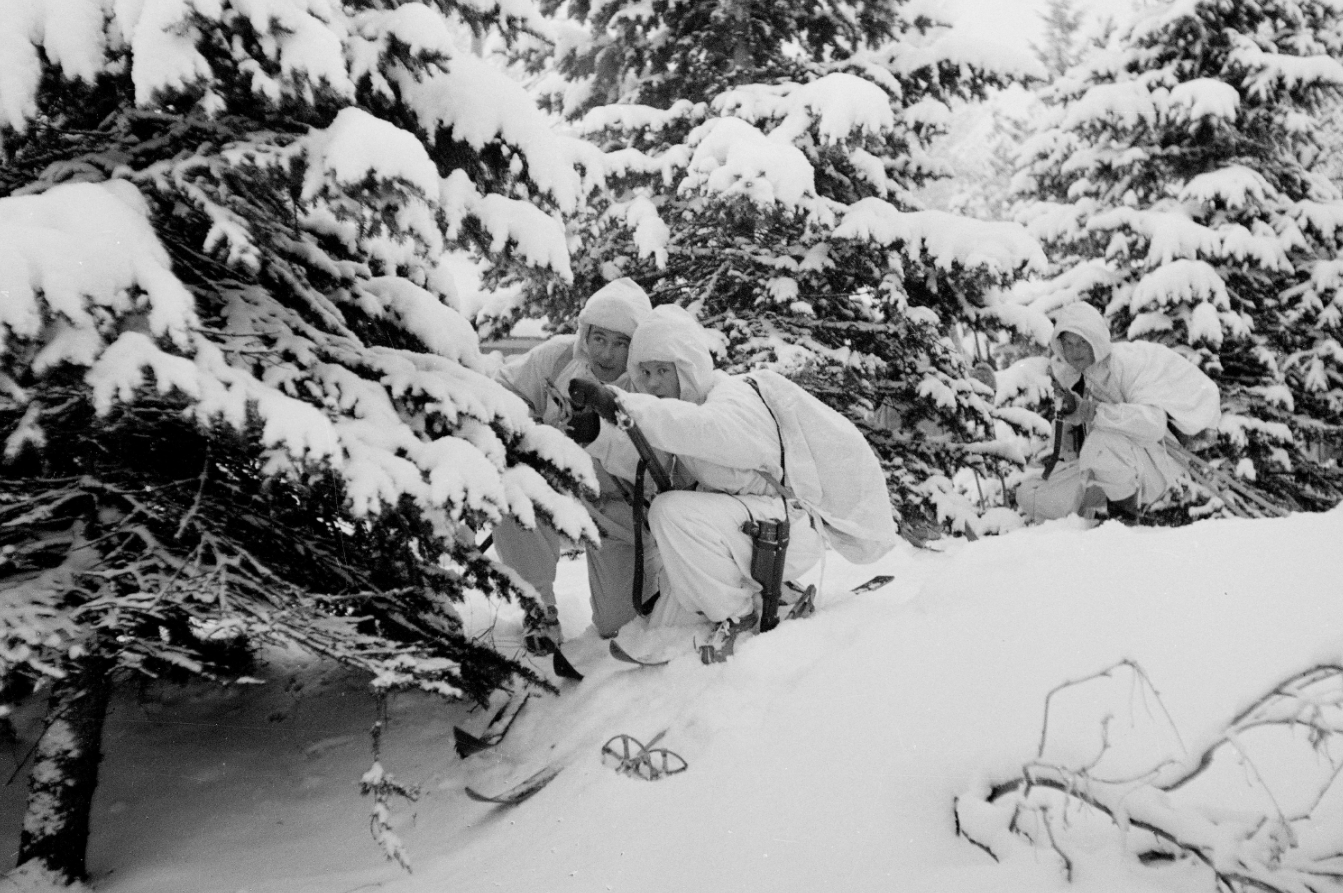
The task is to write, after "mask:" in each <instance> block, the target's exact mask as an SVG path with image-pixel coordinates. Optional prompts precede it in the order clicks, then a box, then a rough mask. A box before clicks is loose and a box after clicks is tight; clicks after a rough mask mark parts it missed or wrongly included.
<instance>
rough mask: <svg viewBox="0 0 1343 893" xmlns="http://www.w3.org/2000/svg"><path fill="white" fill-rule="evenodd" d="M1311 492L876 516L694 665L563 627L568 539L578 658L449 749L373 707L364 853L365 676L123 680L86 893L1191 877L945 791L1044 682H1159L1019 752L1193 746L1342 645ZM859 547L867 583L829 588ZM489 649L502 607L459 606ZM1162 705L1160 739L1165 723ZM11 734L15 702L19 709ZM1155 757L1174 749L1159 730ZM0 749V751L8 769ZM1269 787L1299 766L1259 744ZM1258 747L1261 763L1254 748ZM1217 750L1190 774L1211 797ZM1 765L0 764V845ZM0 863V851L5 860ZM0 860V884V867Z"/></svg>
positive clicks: (445, 738) (1022, 892)
mask: <svg viewBox="0 0 1343 893" xmlns="http://www.w3.org/2000/svg"><path fill="white" fill-rule="evenodd" d="M1340 543H1343V510H1340V509H1336V510H1334V511H1332V512H1330V513H1327V514H1323V515H1298V516H1293V517H1289V518H1285V519H1278V520H1256V521H1247V520H1213V521H1202V522H1199V523H1197V524H1194V525H1192V526H1189V527H1185V528H1179V529H1154V528H1128V527H1124V526H1122V525H1119V524H1117V523H1107V524H1104V525H1102V526H1100V527H1099V528H1095V529H1086V526H1085V524H1084V523H1083V522H1081V521H1079V520H1077V519H1075V518H1074V519H1068V520H1065V521H1060V522H1052V523H1050V524H1046V525H1043V526H1040V527H1034V528H1028V529H1024V530H1020V531H1017V532H1014V533H1011V534H1009V535H1005V536H1001V537H994V538H987V539H983V540H980V541H977V542H966V541H964V540H960V539H957V540H944V541H941V542H939V543H936V544H935V545H936V546H937V547H938V548H940V549H941V550H942V551H941V552H934V551H920V550H915V549H914V548H912V547H910V546H907V545H906V544H904V543H902V544H901V545H900V546H899V547H898V548H897V549H896V550H895V551H894V552H892V553H891V554H890V555H888V556H887V557H886V558H884V559H883V560H882V561H880V562H878V563H877V564H874V565H871V566H867V567H862V568H858V567H852V566H848V565H846V564H845V563H844V562H843V560H842V559H840V558H838V557H837V556H834V555H832V556H831V557H830V558H829V560H828V563H827V566H826V569H825V578H824V582H823V587H822V593H823V595H822V597H821V599H820V602H819V611H818V613H817V614H816V615H815V616H814V617H812V618H810V619H807V620H804V621H798V622H789V623H785V624H784V625H782V626H781V627H780V628H779V629H777V630H776V631H774V632H771V633H770V634H768V635H767V636H760V637H756V638H753V639H750V640H747V641H746V642H745V643H744V644H742V645H741V646H740V647H739V649H738V653H737V656H736V657H735V658H733V659H732V660H731V661H729V662H728V663H727V664H725V665H721V666H716V667H704V666H701V665H700V664H699V662H698V660H697V659H696V658H695V657H694V656H693V655H690V654H687V655H686V656H685V657H684V658H683V659H680V660H677V661H674V662H673V663H672V664H671V665H670V666H668V667H666V668H663V669H654V670H641V669H636V668H630V667H628V666H626V665H622V664H618V663H616V662H614V661H612V660H610V659H609V658H607V657H606V656H605V649H604V643H602V642H600V641H598V640H597V639H596V638H595V636H594V634H593V632H592V631H591V630H590V629H588V630H587V631H586V632H582V630H583V629H584V627H585V626H586V611H587V607H586V585H585V578H586V577H585V572H584V567H583V564H582V561H581V560H576V561H571V562H565V563H564V564H563V565H562V567H561V580H560V585H559V586H558V591H559V593H560V595H559V598H560V604H561V615H562V619H563V622H564V624H565V627H566V630H568V631H569V633H570V634H571V635H572V636H574V638H573V639H572V640H571V642H570V643H568V644H567V645H566V651H567V652H568V654H569V655H570V657H571V658H572V660H573V661H574V662H575V663H576V664H577V665H578V666H579V667H580V668H581V669H582V670H584V671H585V672H586V673H587V674H588V676H587V679H586V680H585V681H583V682H582V683H577V684H575V683H565V684H563V685H562V686H561V689H562V694H561V696H560V697H558V698H542V699H534V700H533V702H532V703H531V704H530V705H529V706H528V707H527V708H526V710H525V711H524V713H523V714H522V716H521V718H520V719H519V721H518V723H517V725H516V726H515V728H514V730H513V732H512V733H511V734H510V736H509V737H508V739H507V740H506V741H505V743H504V744H503V745H502V746H501V747H500V748H499V749H498V750H497V751H493V752H487V753H484V754H481V755H477V756H475V757H472V758H471V759H469V760H466V761H462V760H459V759H458V758H457V756H456V755H455V754H454V753H453V750H452V743H451V728H452V725H453V724H454V723H459V722H460V723H463V724H464V725H466V726H467V727H468V728H471V729H479V728H480V727H481V726H482V725H483V723H484V720H485V717H484V716H483V715H482V714H481V712H479V711H477V712H475V713H469V712H468V711H467V709H466V708H465V707H464V706H463V705H444V704H442V703H440V702H437V701H433V700H431V699H429V698H427V697H424V696H419V695H416V696H401V697H398V698H396V699H395V700H394V702H393V703H392V705H391V725H390V728H389V730H388V731H387V733H386V735H385V736H384V741H383V762H384V764H385V765H386V767H387V768H388V769H389V770H390V771H392V772H393V773H394V774H396V776H397V777H398V778H400V779H401V780H403V781H406V782H410V783H415V784H419V785H421V786H422V788H423V796H422V797H421V798H420V800H419V801H418V802H416V803H408V802H406V801H397V802H396V803H395V804H394V822H395V823H396V825H397V833H398V834H399V835H400V836H401V837H402V839H403V840H404V842H405V843H406V845H407V847H408V850H409V853H410V857H411V859H412V861H413V867H414V873H413V874H406V873H404V872H402V871H401V870H400V869H398V868H397V867H396V866H394V865H393V864H391V863H388V862H386V861H384V860H383V858H382V856H381V854H380V852H379V851H378V850H377V848H376V847H375V845H374V844H373V841H372V840H371V838H370V836H369V832H368V812H369V808H370V806H371V803H370V802H369V801H368V800H367V799H365V798H361V797H360V796H359V794H358V792H357V785H356V783H357V781H358V779H359V777H360V775H361V774H362V773H363V772H364V770H365V769H367V768H368V766H369V764H370V761H371V755H370V751H369V737H368V734H367V731H368V728H369V726H370V724H371V723H372V721H373V719H374V709H373V704H372V701H371V700H370V699H369V698H368V697H367V696H366V695H365V694H364V693H363V690H362V688H361V687H360V685H359V682H358V680H356V679H352V678H349V677H347V676H345V675H344V674H342V673H341V672H340V671H338V670H336V669H335V668H332V667H330V666H313V665H310V664H306V663H304V662H302V661H300V660H297V659H296V658H286V659H284V660H279V661H277V662H276V663H275V664H274V665H273V666H272V672H271V674H270V680H271V681H270V682H269V683H268V684H267V685H266V686H264V687H261V688H256V689H246V690H232V691H227V692H220V691H217V690H211V689H203V688H199V687H192V688H158V687H156V688H153V689H150V690H146V691H143V692H139V693H127V694H125V695H124V696H122V697H121V698H120V699H119V700H118V702H117V704H116V707H115V710H114V713H113V714H112V716H111V717H110V718H109V722H108V727H107V736H106V737H107V751H108V753H107V757H106V759H105V762H104V764H103V776H102V778H103V780H102V785H101V787H100V788H99V792H98V797H97V800H96V803H95V809H94V817H93V825H94V834H93V840H92V845H91V850H90V866H91V871H92V872H93V886H94V887H95V888H96V889H97V890H99V891H106V893H182V891H192V893H243V891H245V893H279V891H284V893H355V891H371V890H378V891H385V893H428V891H435V893H438V891H453V893H476V891H480V893H483V891H497V890H505V891H522V890H528V891H555V893H568V891H574V893H577V891H605V890H616V891H621V890H625V891H640V893H657V891H668V893H670V891H690V890H719V891H722V890H747V891H798V893H803V891H815V890H821V889H824V890H843V891H855V893H857V891H877V890H894V889H898V890H901V891H930V893H931V891H939V893H940V891H948V890H954V891H957V893H972V891H980V890H983V891H994V893H1027V891H1029V893H1039V891H1042V890H1050V889H1070V890H1075V891H1079V893H1081V891H1107V893H1114V891H1139V890H1154V891H1173V890H1211V889H1212V886H1211V882H1210V880H1209V878H1208V875H1207V874H1206V873H1205V872H1201V871H1199V870H1197V869H1196V868H1195V867H1193V866H1191V865H1189V864H1187V863H1177V864H1176V865H1173V866H1166V867H1149V866H1143V865H1140V864H1139V863H1138V862H1137V861H1136V860H1135V859H1133V858H1131V857H1129V858H1120V854H1121V847H1122V844H1121V841H1120V837H1119V835H1118V834H1117V833H1116V834H1113V835H1110V836H1108V837H1103V838H1102V841H1103V843H1102V844H1101V845H1098V846H1096V847H1094V848H1093V849H1092V850H1091V851H1089V852H1087V853H1085V854H1084V857H1079V858H1078V859H1077V861H1076V864H1075V866H1074V875H1073V881H1072V883H1071V885H1069V884H1068V883H1067V882H1066V881H1065V880H1064V877H1063V872H1062V870H1061V868H1060V865H1059V863H1058V861H1057V860H1056V859H1055V858H1054V857H1053V854H1052V853H1049V852H1047V851H1045V850H1037V849H1031V848H1027V847H1023V848H1022V850H1021V852H1019V853H1018V854H1017V855H1016V856H1014V857H1011V858H1006V859H1005V860H1004V861H1003V862H1001V863H995V862H994V861H992V860H991V859H990V858H989V857H988V856H987V855H986V854H985V853H984V852H983V851H981V850H980V849H978V848H976V847H974V846H972V845H970V844H969V843H968V842H967V841H966V840H964V839H962V838H958V837H957V836H956V834H955V828H954V819H953V800H954V798H956V797H957V796H958V795H963V794H965V793H967V792H970V791H973V790H975V789H977V788H978V787H979V786H981V785H983V784H986V783H993V782H997V781H1002V780H1005V779H1007V778H1010V777H1012V776H1013V774H1014V773H1016V772H1019V771H1020V769H1021V766H1022V764H1023V763H1025V762H1026V761H1028V760H1030V759H1031V758H1032V757H1033V756H1034V755H1035V752H1036V748H1037V747H1038V746H1039V743H1040V738H1041V727H1042V720H1043V715H1044V713H1043V711H1044V699H1045V697H1046V696H1047V695H1048V694H1049V692H1050V691H1051V690H1053V689H1055V688H1056V687H1058V686H1059V685H1060V684H1062V683H1064V682H1066V681H1069V680H1079V679H1082V678H1084V677H1087V676H1090V675H1091V674H1093V673H1096V672H1097V671H1099V670H1102V669H1104V668H1106V667H1108V666H1110V665H1112V664H1114V663H1116V662H1117V661H1120V660H1122V659H1129V660H1131V661H1133V662H1135V663H1136V664H1137V665H1139V666H1140V667H1141V668H1142V670H1143V671H1144V672H1145V673H1146V675H1147V677H1148V678H1149V679H1150V680H1151V682H1152V684H1153V685H1154V686H1155V688H1156V689H1157V690H1158V691H1159V693H1160V694H1159V699H1157V698H1152V697H1150V696H1144V693H1143V692H1142V691H1139V690H1138V689H1139V688H1140V687H1139V686H1135V685H1132V684H1124V683H1123V682H1122V680H1121V681H1120V682H1118V683H1116V682H1115V681H1114V680H1110V681H1108V682H1101V683H1096V684H1092V685H1089V686H1088V687H1087V688H1086V689H1084V690H1079V691H1078V692H1076V693H1075V694H1078V696H1077V697H1070V698H1067V697H1060V698H1058V699H1056V704H1055V707H1054V712H1053V713H1052V714H1051V717H1050V721H1049V732H1050V734H1049V748H1050V753H1051V754H1056V755H1057V754H1071V755H1072V756H1073V757H1074V758H1075V759H1077V760H1079V761H1082V762H1085V761H1086V760H1088V759H1090V758H1091V757H1092V756H1095V753H1096V750H1097V747H1098V745H1097V741H1098V733H1097V729H1098V728H1099V725H1100V722H1101V719H1102V717H1103V715H1104V714H1106V713H1110V714H1113V715H1114V716H1115V717H1116V720H1115V721H1114V722H1113V725H1112V727H1111V730H1112V734H1111V743H1112V745H1113V748H1112V752H1111V753H1110V754H1108V755H1107V759H1113V760H1115V761H1117V762H1124V761H1125V760H1127V761H1128V763H1129V764H1131V765H1135V766H1141V765H1142V764H1143V762H1144V761H1155V760H1159V759H1160V758H1161V756H1162V755H1163V754H1164V755H1171V754H1169V751H1170V749H1171V748H1172V747H1176V746H1177V745H1176V744H1174V743H1173V742H1176V741H1177V740H1178V741H1180V742H1182V743H1183V747H1184V748H1185V749H1186V751H1187V752H1190V753H1196V752H1197V751H1198V750H1200V749H1201V744H1202V743H1203V742H1205V741H1206V740H1208V738H1209V737H1210V736H1212V735H1214V734H1216V732H1217V731H1218V730H1219V729H1220V728H1221V727H1222V726H1223V725H1225V723H1226V722H1227V721H1228V720H1229V719H1230V718H1231V717H1232V716H1234V715H1235V714H1236V713H1237V712H1238V711H1239V710H1240V709H1241V708H1243V707H1244V706H1245V705H1246V704H1248V703H1250V702H1251V701H1252V700H1254V699H1255V698H1256V697H1257V696H1258V695H1260V694H1261V693H1263V692H1264V691H1266V690H1267V689H1268V688H1270V687H1271V686H1273V685H1274V684H1276V683H1277V682H1279V681H1280V680H1281V679H1283V678H1285V677H1287V676H1289V675H1290V674H1292V673H1294V672H1296V671H1298V670H1302V669H1305V668H1307V667H1309V666H1311V665H1312V664H1315V663H1338V662H1340V661H1343V623H1340V618H1341V617H1343V598H1341V597H1340V596H1343V583H1341V582H1340V581H1343V549H1340V548H1339V545H1340ZM875 573H890V574H894V575H895V578H896V579H895V581H894V582H892V583H891V584H889V585H888V586H886V587H885V588H884V589H881V590H878V591H875V592H871V593H867V594H864V595H859V596H852V595H848V594H847V593H846V592H845V590H846V589H847V587H849V586H851V585H852V584H854V583H857V582H860V581H862V580H864V579H867V578H868V577H869V576H871V575H873V574H875ZM469 608H470V612H469V619H470V622H471V623H472V625H473V626H474V627H475V628H477V629H479V630H480V631H481V634H482V635H493V636H494V637H495V640H496V642H497V643H498V644H499V645H500V646H501V647H506V648H510V649H511V648H513V647H515V642H516V640H517V638H518V636H519V618H518V615H517V611H516V609H514V608H512V607H511V606H503V607H498V608H496V607H494V606H491V605H486V604H482V603H475V604H472V605H470V606H469ZM1166 715H1169V718H1170V720H1171V721H1173V724H1174V727H1175V731H1176V732H1177V733H1178V739H1177V738H1176V736H1175V735H1172V734H1171V733H1170V731H1169V730H1168V729H1166V728H1165V719H1164V717H1165V716H1166ZM18 719H19V720H20V722H19V724H20V731H21V733H22V734H21V738H20V741H19V742H17V743H16V744H15V746H14V748H13V752H14V754H16V755H17V754H21V753H23V752H25V751H26V750H27V747H28V746H29V744H30V743H31V734H32V733H33V732H34V731H35V730H36V728H37V726H36V724H35V722H34V718H33V717H31V716H21V717H19V718H18ZM664 729H665V730H666V736H665V737H664V738H663V739H662V741H661V744H662V745H663V746H666V747H668V748H670V749H672V750H674V751H676V752H677V753H679V754H680V755H681V756H683V757H684V758H685V759H686V760H687V761H688V763H689V770H688V771H687V772H685V773H683V774H681V775H678V776H675V777H671V778H668V779H665V780H662V781H659V782H656V783H652V784H650V783H647V782H643V781H640V780H636V779H631V778H628V777H625V776H622V775H618V774H616V773H615V772H613V771H612V770H611V769H610V768H608V767H606V766H603V764H602V762H601V760H600V758H599V749H600V747H601V745H602V743H603V742H604V741H605V740H606V739H607V738H609V737H611V736H612V735H615V734H616V733H620V732H624V733H628V734H631V735H634V736H636V737H639V738H641V739H644V740H647V739H648V738H651V737H652V736H654V735H655V734H656V733H658V732H659V731H662V730H664ZM1174 755H1175V756H1179V755H1180V754H1174ZM550 760H561V761H563V762H564V763H565V765H566V768H565V770H564V771H563V772H562V773H561V774H560V775H559V777H558V778H557V779H556V780H555V781H554V782H553V783H552V784H551V785H550V786H549V787H548V788H546V789H545V790H544V791H542V792H541V793H540V794H538V795H537V796H536V797H535V798H533V799H532V800H530V801H528V802H526V803H524V804H522V805H521V806H518V807H516V808H513V809H499V808H492V807H490V806H487V805H484V804H480V803H475V802H472V801H471V800H469V799H467V798H466V797H465V795H464V794H463V787H464V785H467V784H470V785H472V786H473V787H476V788H478V789H487V790H496V789H502V788H504V787H507V786H508V785H509V784H511V783H513V782H515V781H517V780H520V779H522V778H524V777H525V776H526V775H528V774H530V773H531V772H532V771H534V770H535V769H537V768H539V767H540V766H542V765H543V764H545V763H546V762H547V761H550ZM12 766H13V759H12V758H10V757H8V756H0V769H3V770H4V771H5V773H6V775H8V773H9V772H10V771H12ZM1257 768H1261V769H1264V770H1265V773H1264V774H1265V775H1266V776H1271V777H1272V778H1273V779H1275V780H1273V781H1271V783H1272V784H1274V785H1282V786H1286V785H1288V784H1289V782H1290V780H1291V779H1290V778H1289V777H1288V776H1292V775H1294V774H1300V772H1304V771H1305V770H1307V769H1309V768H1311V767H1309V766H1304V765H1303V766H1296V765H1289V766H1286V767H1283V766H1278V767H1276V771H1277V775H1272V773H1270V772H1268V771H1267V770H1269V769H1272V768H1274V767H1269V766H1260V767H1257ZM1284 771H1285V775H1284ZM1248 774H1250V773H1249V770H1245V771H1243V772H1241V773H1240V774H1239V775H1237V774H1236V773H1228V774H1227V775H1228V778H1229V780H1223V781H1221V782H1218V784H1217V785H1213V786H1211V787H1213V788H1214V790H1213V791H1212V792H1211V794H1208V795H1207V796H1209V797H1211V798H1212V800H1215V801H1216V800H1225V801H1226V802H1227V803H1230V802H1232V801H1234V800H1235V798H1236V797H1239V796H1241V792H1239V791H1237V790H1235V788H1236V787H1237V786H1238V785H1243V784H1244V783H1245V781H1244V779H1245V777H1246V776H1248ZM22 799H23V788H22V779H19V780H16V781H14V782H13V783H11V784H10V785H9V786H7V787H5V788H3V790H2V791H0V843H2V844H3V846H4V847H5V852H6V853H10V854H12V853H13V852H14V851H15V849H16V843H17V837H18V829H19V815H20V811H21V808H22ZM11 858H12V857H11ZM5 886H6V885H5V884H3V883H0V890H3V889H5Z"/></svg>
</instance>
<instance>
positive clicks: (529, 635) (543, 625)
mask: <svg viewBox="0 0 1343 893" xmlns="http://www.w3.org/2000/svg"><path fill="white" fill-rule="evenodd" d="M560 641H561V634H560V612H559V609H558V608H556V607H555V606H554V605H537V606H536V607H535V608H528V609H527V613H526V614H524V615H523V617H522V645H523V647H524V648H526V649H527V653H528V654H535V655H537V656H539V657H544V656H546V655H547V654H554V653H555V651H556V649H558V648H559V646H560Z"/></svg>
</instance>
